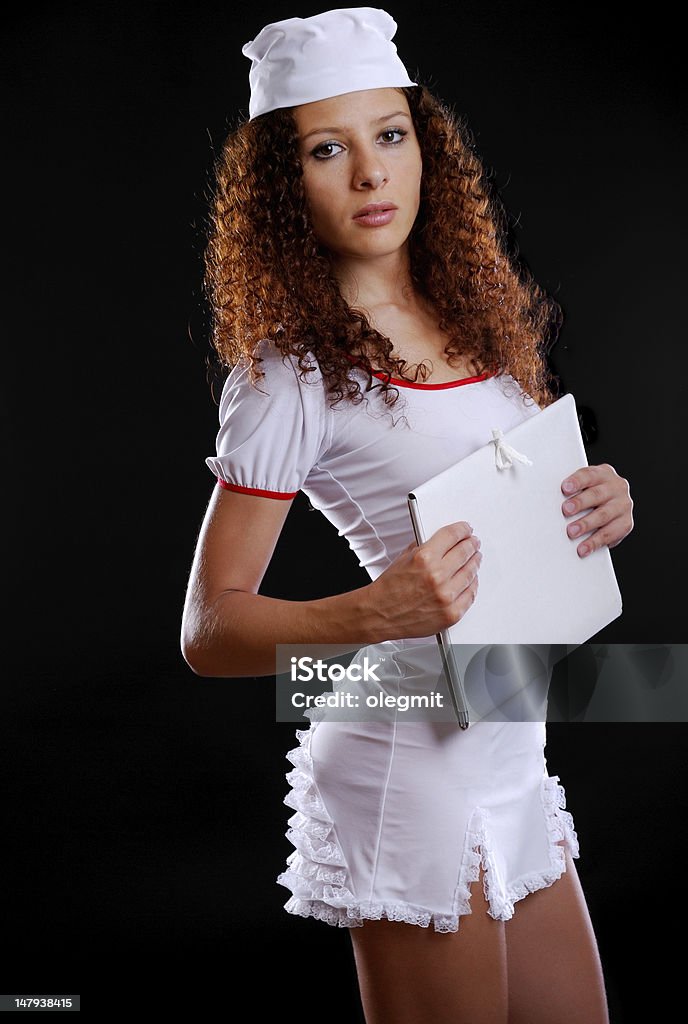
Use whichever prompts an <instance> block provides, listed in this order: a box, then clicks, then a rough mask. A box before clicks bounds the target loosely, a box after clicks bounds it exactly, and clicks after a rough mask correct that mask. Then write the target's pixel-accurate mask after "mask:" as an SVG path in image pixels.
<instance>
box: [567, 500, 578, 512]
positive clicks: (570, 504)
mask: <svg viewBox="0 0 688 1024" xmlns="http://www.w3.org/2000/svg"><path fill="white" fill-rule="evenodd" d="M575 507H576V506H575V504H574V503H573V502H572V501H565V502H564V511H565V512H573V510H574V509H575Z"/></svg>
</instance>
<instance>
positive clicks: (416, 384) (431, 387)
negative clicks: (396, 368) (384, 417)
mask: <svg viewBox="0 0 688 1024" xmlns="http://www.w3.org/2000/svg"><path fill="white" fill-rule="evenodd" d="M344 355H345V356H346V357H347V359H350V360H351V361H352V362H353V363H354V365H355V366H358V365H359V364H358V362H357V361H356V359H355V357H354V356H352V355H351V354H350V353H349V352H345V353H344ZM496 373H497V371H496V370H493V371H492V372H490V371H489V370H486V371H485V373H481V374H479V375H478V376H477V377H461V378H460V379H459V380H445V381H442V382H441V383H440V384H423V383H422V382H421V381H412V380H400V379H399V378H398V377H390V378H389V381H388V383H389V384H394V385H395V386H396V387H401V388H418V389H421V390H423V391H425V390H427V391H439V390H440V388H455V387H458V386H459V385H460V384H475V383H477V382H478V381H481V380H487V378H488V377H494V376H495V374H496ZM372 374H373V377H378V378H379V379H380V380H386V378H387V376H388V374H387V373H386V372H385V371H384V370H373V371H372Z"/></svg>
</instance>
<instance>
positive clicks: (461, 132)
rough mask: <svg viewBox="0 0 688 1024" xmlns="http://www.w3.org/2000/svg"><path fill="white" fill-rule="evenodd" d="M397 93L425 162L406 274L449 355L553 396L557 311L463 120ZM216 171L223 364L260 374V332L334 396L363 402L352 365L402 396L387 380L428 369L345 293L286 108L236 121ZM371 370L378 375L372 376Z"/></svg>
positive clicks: (213, 230) (432, 102) (430, 97)
mask: <svg viewBox="0 0 688 1024" xmlns="http://www.w3.org/2000/svg"><path fill="white" fill-rule="evenodd" d="M398 91H399V92H401V93H403V94H404V95H405V96H406V99H407V101H408V105H409V109H410V112H411V117H412V118H413V122H414V126H415V130H416V135H417V137H418V141H419V145H420V151H421V158H422V161H423V173H422V179H421V192H420V206H419V210H418V214H417V217H416V220H415V222H414V225H413V228H412V229H411V232H410V234H409V238H408V245H409V257H410V274H411V279H412V282H413V286H414V288H415V289H417V291H418V292H419V293H420V294H421V295H422V296H424V297H425V298H426V299H428V300H429V301H430V302H431V303H432V305H433V307H434V308H435V309H436V310H437V311H438V312H439V314H440V315H441V320H440V322H439V326H440V328H441V329H442V330H443V331H444V332H446V334H447V336H448V341H447V345H446V347H445V353H446V355H447V356H452V355H454V354H456V355H462V356H470V357H471V358H472V360H473V363H474V364H475V365H476V366H477V367H478V371H477V372H478V374H482V373H484V372H491V373H494V374H495V376H501V375H503V374H506V373H508V374H511V376H512V377H513V378H514V379H515V380H516V381H517V383H518V384H519V385H520V386H521V388H522V389H523V390H524V391H525V392H527V394H529V395H530V396H531V397H532V398H533V399H534V400H535V401H536V402H537V403H538V404H539V405H541V406H542V407H544V406H546V405H549V404H551V402H552V401H554V400H555V398H556V397H557V395H556V390H555V388H553V387H552V384H553V383H555V382H556V378H554V377H553V376H552V374H551V372H550V370H549V367H548V363H547V358H546V356H547V353H548V351H549V349H550V348H551V347H552V346H553V345H554V344H555V342H556V340H557V335H558V333H559V328H560V327H561V323H562V320H563V317H562V312H561V307H560V306H559V304H558V303H556V302H555V301H554V300H553V299H552V298H550V297H549V296H547V295H546V293H545V292H544V291H543V290H542V289H541V288H540V287H539V286H538V285H537V284H536V283H535V281H534V280H533V277H532V274H531V273H530V271H529V270H528V269H527V267H526V266H525V264H524V263H523V261H522V260H520V258H519V257H518V250H517V246H516V245H515V243H513V241H512V240H511V237H510V229H509V223H508V217H507V214H506V211H505V208H504V205H503V203H502V200H501V198H500V196H499V194H498V191H497V189H496V188H495V187H494V186H493V184H492V180H491V177H492V176H491V173H487V172H486V171H485V169H484V167H483V164H482V162H481V160H480V159H479V157H478V155H477V153H476V146H475V141H474V138H473V135H472V133H471V131H470V129H469V128H468V126H467V125H466V123H465V121H464V120H463V118H461V117H460V116H458V115H456V114H455V113H454V111H453V110H452V109H451V108H449V107H448V106H447V105H446V104H444V103H443V101H441V100H440V99H438V98H437V97H436V96H435V95H434V94H433V93H432V92H431V91H430V90H429V89H428V88H427V86H426V85H425V84H423V83H422V82H419V84H418V85H417V86H415V87H413V86H408V87H405V88H399V89H398ZM214 176H215V181H214V185H213V189H212V195H211V196H210V197H209V198H210V199H211V202H210V207H209V219H208V224H207V228H206V234H207V246H206V249H205V253H204V280H203V285H204V291H205V294H206V296H207V298H208V301H209V305H210V310H211V314H212V328H211V339H210V340H211V344H212V346H213V348H214V349H215V351H216V352H217V355H218V357H219V361H220V364H221V365H222V366H228V367H230V368H231V367H232V366H234V365H235V364H236V362H237V361H238V360H239V359H240V358H241V357H246V358H248V359H249V360H250V379H251V382H252V383H253V384H254V385H255V384H256V382H257V381H258V380H259V379H261V378H262V376H264V374H263V372H262V371H261V370H260V368H259V365H258V364H259V363H260V362H261V361H262V360H261V359H260V357H259V356H257V355H256V354H255V353H254V348H255V346H256V344H257V343H258V342H259V341H260V340H262V339H269V340H270V341H271V342H272V343H273V344H274V345H275V346H276V347H277V348H278V349H279V350H280V351H281V352H282V354H283V356H286V355H287V354H291V355H293V356H296V357H297V358H298V366H299V370H300V373H301V374H303V373H308V372H311V370H312V369H314V368H313V367H312V364H311V363H310V361H309V360H308V359H307V354H308V353H309V352H311V353H312V354H313V355H314V356H315V357H316V359H317V362H318V366H319V368H320V371H321V374H322V377H323V380H324V382H325V387H326V390H327V392H328V394H329V395H331V396H333V404H334V403H335V402H339V401H341V400H342V398H346V399H347V400H350V401H352V402H360V401H362V400H363V395H362V393H361V388H360V385H359V382H358V381H357V380H356V379H355V377H352V376H351V370H352V365H353V363H354V362H355V363H356V364H357V365H358V366H360V367H361V369H362V370H363V371H364V372H365V373H367V375H368V380H367V384H366V389H365V390H366V391H370V390H371V389H372V388H373V387H377V388H379V389H380V391H381V393H382V395H383V398H384V401H385V402H386V403H387V405H393V404H394V403H395V402H396V399H397V398H398V395H399V393H398V390H397V389H396V387H395V386H394V384H392V383H390V378H391V377H395V378H404V379H406V380H414V381H415V382H418V380H419V374H420V380H421V381H422V380H423V379H425V377H427V366H426V365H425V364H424V363H420V364H418V368H417V370H416V374H415V378H411V377H408V376H406V372H407V367H408V366H409V364H408V363H407V362H406V361H405V360H404V359H401V358H397V357H394V358H393V357H392V350H393V343H392V341H391V340H390V339H389V338H388V337H386V336H385V335H384V334H382V333H380V332H379V331H377V330H375V329H374V328H373V327H372V326H371V324H370V322H369V320H368V318H367V316H366V315H365V313H364V312H363V311H361V310H358V309H356V308H355V307H353V306H349V305H348V304H347V302H346V301H345V300H344V298H343V296H342V294H341V292H340V289H339V285H338V283H337V280H336V278H335V277H334V275H333V273H332V264H331V254H330V252H329V250H328V249H327V248H326V247H324V246H323V245H321V244H320V242H319V241H318V239H317V238H316V236H315V234H314V232H313V228H312V225H311V221H310V218H309V212H308V207H307V202H306V193H305V190H304V184H303V177H302V165H301V160H300V157H299V151H298V131H297V127H296V122H295V119H294V117H293V115H292V112H291V108H288V107H287V108H280V109H277V110H272V111H269V112H268V113H265V114H262V115H260V116H259V117H256V118H255V119H254V120H252V121H242V120H241V118H240V120H239V123H238V125H237V126H236V127H235V128H234V129H233V130H232V131H230V134H229V135H228V137H227V138H226V140H225V142H224V144H223V147H222V150H221V152H220V155H219V156H218V157H217V159H216V160H215V163H214ZM373 371H377V372H378V373H380V372H381V373H382V374H383V376H382V377H379V376H377V377H375V378H373Z"/></svg>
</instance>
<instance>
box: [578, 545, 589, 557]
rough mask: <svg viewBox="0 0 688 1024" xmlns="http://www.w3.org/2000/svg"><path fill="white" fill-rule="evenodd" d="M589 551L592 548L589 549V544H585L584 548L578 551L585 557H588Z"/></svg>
mask: <svg viewBox="0 0 688 1024" xmlns="http://www.w3.org/2000/svg"><path fill="white" fill-rule="evenodd" d="M589 550H590V548H589V547H588V545H587V544H583V546H582V547H581V548H579V549H578V552H579V554H581V555H583V557H585V555H587V553H588V551H589Z"/></svg>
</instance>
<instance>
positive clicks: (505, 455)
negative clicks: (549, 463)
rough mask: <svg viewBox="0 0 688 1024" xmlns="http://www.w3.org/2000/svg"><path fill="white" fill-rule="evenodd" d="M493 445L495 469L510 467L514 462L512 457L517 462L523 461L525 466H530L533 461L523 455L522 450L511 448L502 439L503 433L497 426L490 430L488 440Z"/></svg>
mask: <svg viewBox="0 0 688 1024" xmlns="http://www.w3.org/2000/svg"><path fill="white" fill-rule="evenodd" d="M490 443H491V444H493V445H494V446H495V463H496V465H497V469H511V467H512V466H513V464H514V459H516V461H517V462H525V464H526V465H527V466H532V465H533V463H532V462H531V461H530V459H529V458H528V457H527V456H525V455H523V454H522V452H517V451H516V449H515V448H512V447H511V445H510V444H507V443H506V441H505V440H504V434H503V433H502V431H501V430H500V429H499V427H497V428H496V429H495V430H493V431H492V441H491V442H490Z"/></svg>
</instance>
